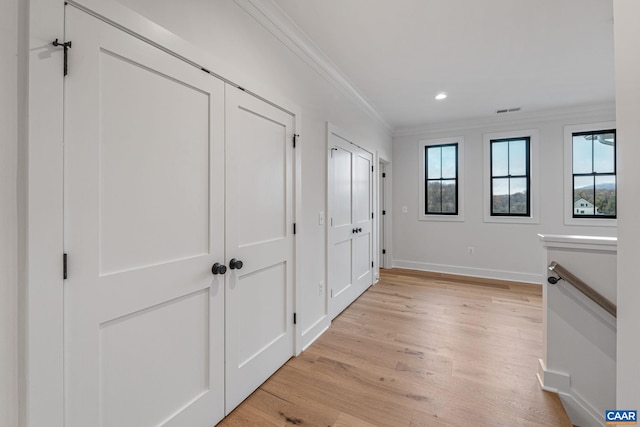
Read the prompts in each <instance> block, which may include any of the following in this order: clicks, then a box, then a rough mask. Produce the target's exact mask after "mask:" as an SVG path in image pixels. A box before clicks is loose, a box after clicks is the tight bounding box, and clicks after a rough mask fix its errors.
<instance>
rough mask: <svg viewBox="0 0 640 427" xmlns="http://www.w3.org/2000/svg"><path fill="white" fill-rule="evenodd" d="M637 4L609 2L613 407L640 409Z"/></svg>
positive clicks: (639, 4) (639, 10)
mask: <svg viewBox="0 0 640 427" xmlns="http://www.w3.org/2000/svg"><path fill="white" fill-rule="evenodd" d="M638 17H640V2H638V1H637V0H615V1H614V19H615V24H614V31H615V33H614V40H615V57H616V114H617V125H618V134H617V137H618V141H619V153H620V155H619V160H618V162H619V176H620V178H619V182H620V185H619V190H618V191H619V193H620V195H621V197H620V204H619V206H620V208H619V212H620V213H619V218H618V236H619V237H618V340H617V341H618V345H617V347H618V350H617V354H618V366H617V380H618V382H617V407H618V408H620V409H640V386H639V384H640V364H639V363H638V354H640V332H639V329H638V325H640V310H638V303H640V286H639V284H638V247H640V227H639V226H638V215H637V212H638V210H639V209H640V186H638V183H640V168H639V167H638V159H640V144H638V135H640V119H639V118H640V51H638V40H640V27H639V26H638V23H637V20H638Z"/></svg>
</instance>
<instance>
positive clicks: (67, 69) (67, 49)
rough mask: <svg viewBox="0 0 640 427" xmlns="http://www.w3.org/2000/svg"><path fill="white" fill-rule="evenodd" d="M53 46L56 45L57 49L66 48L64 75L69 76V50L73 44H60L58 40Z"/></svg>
mask: <svg viewBox="0 0 640 427" xmlns="http://www.w3.org/2000/svg"><path fill="white" fill-rule="evenodd" d="M51 44H52V45H54V46H55V47H59V46H60V47H62V48H64V68H63V75H64V76H66V75H67V74H69V68H68V58H69V49H71V42H64V43H60V42H59V41H58V39H55V40H54V41H53V42H52V43H51Z"/></svg>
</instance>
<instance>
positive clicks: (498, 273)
mask: <svg viewBox="0 0 640 427" xmlns="http://www.w3.org/2000/svg"><path fill="white" fill-rule="evenodd" d="M393 267H395V268H406V269H409V270H420V271H429V272H433V273H447V274H456V275H459V276H469V277H480V278H485V279H496V280H508V281H510V282H522V283H533V284H536V285H537V284H542V283H543V281H544V280H546V277H545V276H543V275H541V274H533V273H519V272H516V271H505V270H492V269H488V268H470V267H462V266H458V265H445V264H432V263H428V262H418V261H405V260H399V259H394V260H393Z"/></svg>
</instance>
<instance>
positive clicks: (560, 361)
mask: <svg viewBox="0 0 640 427" xmlns="http://www.w3.org/2000/svg"><path fill="white" fill-rule="evenodd" d="M542 240H543V241H542V245H543V246H544V247H545V248H546V251H547V257H546V259H545V261H546V262H545V264H544V265H541V266H540V267H541V269H542V270H543V271H545V273H546V265H548V264H549V263H550V262H551V261H556V262H557V263H559V264H560V265H561V266H562V267H564V268H566V269H567V270H569V271H571V272H574V273H576V274H578V275H581V276H582V278H584V279H585V281H586V282H587V284H588V285H590V286H591V287H592V288H594V289H595V290H596V291H597V292H599V293H600V294H601V295H603V296H604V297H605V298H607V299H608V300H609V301H616V260H617V256H616V250H617V247H616V241H615V239H611V238H590V239H584V238H580V239H576V238H573V237H572V236H554V235H551V236H550V235H546V236H544V237H543V238H542ZM543 313H544V315H543V322H542V323H543V328H544V337H545V339H544V353H543V361H542V363H541V366H540V367H539V372H538V375H539V378H540V380H541V382H542V385H543V387H544V388H545V390H549V391H553V392H557V393H559V395H560V399H561V400H562V403H563V405H564V407H565V409H566V411H567V414H568V415H569V417H570V418H571V422H572V423H573V424H575V425H579V426H582V427H589V426H603V425H604V419H603V414H604V411H605V410H607V409H611V408H615V405H616V318H615V317H613V316H612V315H610V314H609V313H607V312H606V311H605V310H603V309H601V308H600V307H598V305H597V304H595V303H594V302H593V301H591V300H590V299H589V298H587V297H586V296H584V295H583V294H582V293H580V292H579V291H578V290H577V289H575V288H574V287H573V286H571V285H570V284H568V283H567V282H565V281H564V280H562V281H559V282H558V283H557V284H555V285H553V284H548V283H544V284H543Z"/></svg>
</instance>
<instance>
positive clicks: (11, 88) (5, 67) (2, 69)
mask: <svg viewBox="0 0 640 427" xmlns="http://www.w3.org/2000/svg"><path fill="white" fill-rule="evenodd" d="M0 40H2V43H0V58H1V60H0V426H16V425H18V338H17V337H18V333H17V331H18V329H17V324H18V311H17V310H18V309H17V303H18V296H17V293H18V286H17V276H18V267H17V266H18V263H17V252H18V250H17V249H18V246H17V228H18V218H17V194H16V189H17V149H18V144H17V141H18V125H17V123H18V117H17V105H18V104H17V103H18V90H17V81H18V75H17V72H18V59H17V51H18V1H17V0H10V1H5V2H3V7H2V13H1V14H0Z"/></svg>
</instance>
